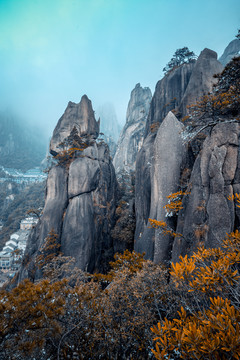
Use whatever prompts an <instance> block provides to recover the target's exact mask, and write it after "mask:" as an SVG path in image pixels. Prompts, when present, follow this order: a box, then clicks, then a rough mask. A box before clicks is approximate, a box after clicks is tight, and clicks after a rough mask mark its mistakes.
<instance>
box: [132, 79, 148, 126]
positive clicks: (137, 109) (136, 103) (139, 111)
mask: <svg viewBox="0 0 240 360" xmlns="http://www.w3.org/2000/svg"><path fill="white" fill-rule="evenodd" d="M151 99H152V93H151V90H150V89H149V88H148V87H144V88H143V87H141V85H140V83H138V84H136V86H135V88H134V89H133V90H132V92H131V96H130V100H129V103H128V108H127V115H126V124H128V125H130V124H133V123H136V122H138V121H139V120H140V119H142V118H145V117H146V115H147V114H146V112H147V111H148V109H146V106H147V108H149V105H150V102H151Z"/></svg>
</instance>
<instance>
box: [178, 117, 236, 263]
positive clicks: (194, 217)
mask: <svg viewBox="0 0 240 360" xmlns="http://www.w3.org/2000/svg"><path fill="white" fill-rule="evenodd" d="M239 136H240V125H239V124H237V123H228V124H227V123H225V124H224V123H223V124H218V125H216V126H215V127H214V128H213V130H212V133H211V135H209V136H208V137H207V138H206V140H205V141H204V144H203V149H202V151H201V153H200V154H199V155H198V157H197V159H196V161H195V164H194V168H193V171H192V175H191V178H190V184H191V185H190V188H189V189H190V190H191V193H190V195H188V196H186V198H185V199H184V202H183V206H184V209H183V210H181V212H180V214H179V216H178V225H177V232H179V233H181V234H182V235H183V237H181V238H177V239H175V241H174V245H173V253H172V259H173V261H177V260H178V257H179V255H185V254H187V253H188V254H189V253H191V252H192V251H193V250H195V249H196V247H197V246H198V245H199V244H200V243H202V244H204V245H206V246H207V247H215V246H218V245H219V243H220V241H221V240H222V239H223V238H224V237H225V236H226V233H230V232H232V231H233V230H234V225H235V224H236V222H238V217H239V210H238V208H237V207H236V206H235V205H234V202H233V201H230V200H229V199H228V197H231V196H232V194H234V193H239V190H240V186H239V181H240V176H239V175H240V173H239V170H240V169H239V163H240V157H239Z"/></svg>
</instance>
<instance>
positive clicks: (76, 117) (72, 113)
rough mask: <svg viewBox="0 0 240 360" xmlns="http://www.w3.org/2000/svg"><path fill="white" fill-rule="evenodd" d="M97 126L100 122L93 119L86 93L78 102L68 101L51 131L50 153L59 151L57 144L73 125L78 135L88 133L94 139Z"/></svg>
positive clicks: (53, 153) (65, 136)
mask: <svg viewBox="0 0 240 360" xmlns="http://www.w3.org/2000/svg"><path fill="white" fill-rule="evenodd" d="M99 126H100V122H99V121H98V122H97V121H96V120H95V116H94V111H93V109H92V103H91V101H90V100H89V99H88V97H87V96H86V95H84V96H83V97H82V99H81V101H80V103H79V104H75V103H73V102H71V101H69V103H68V106H67V108H66V110H65V112H64V114H63V115H62V117H61V118H60V119H59V121H58V123H57V126H56V127H55V129H54V131H53V136H52V139H51V142H50V153H51V154H52V155H56V154H58V153H59V151H60V148H59V144H61V143H62V142H63V141H64V139H66V138H67V136H69V135H70V133H71V130H72V129H73V128H74V127H76V129H77V131H78V134H79V136H84V135H88V136H91V137H92V138H94V139H96V138H97V137H98V135H99Z"/></svg>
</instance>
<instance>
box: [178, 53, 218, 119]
mask: <svg viewBox="0 0 240 360" xmlns="http://www.w3.org/2000/svg"><path fill="white" fill-rule="evenodd" d="M222 70H223V66H222V64H221V63H220V62H219V61H218V60H217V53H216V52H215V51H212V50H210V49H204V50H203V51H202V52H201V54H200V55H199V57H198V59H197V61H196V63H195V66H194V68H193V71H192V74H191V77H190V80H189V83H188V86H187V88H186V91H185V93H184V96H183V98H182V100H181V104H180V106H179V111H180V113H181V114H183V115H185V114H186V113H187V106H188V105H191V104H194V103H196V101H197V100H198V99H199V98H200V97H201V96H203V95H204V94H208V93H209V92H211V91H212V86H213V84H214V83H215V82H216V79H214V77H213V75H215V74H219V73H221V72H222Z"/></svg>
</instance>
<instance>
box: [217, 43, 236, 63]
mask: <svg viewBox="0 0 240 360" xmlns="http://www.w3.org/2000/svg"><path fill="white" fill-rule="evenodd" d="M239 55H240V40H239V39H235V40H232V41H231V42H230V43H229V44H228V46H227V47H226V49H225V50H224V52H223V54H222V56H220V58H219V61H220V63H221V64H222V65H223V66H225V65H227V63H229V61H231V60H232V58H233V57H235V56H239Z"/></svg>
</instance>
